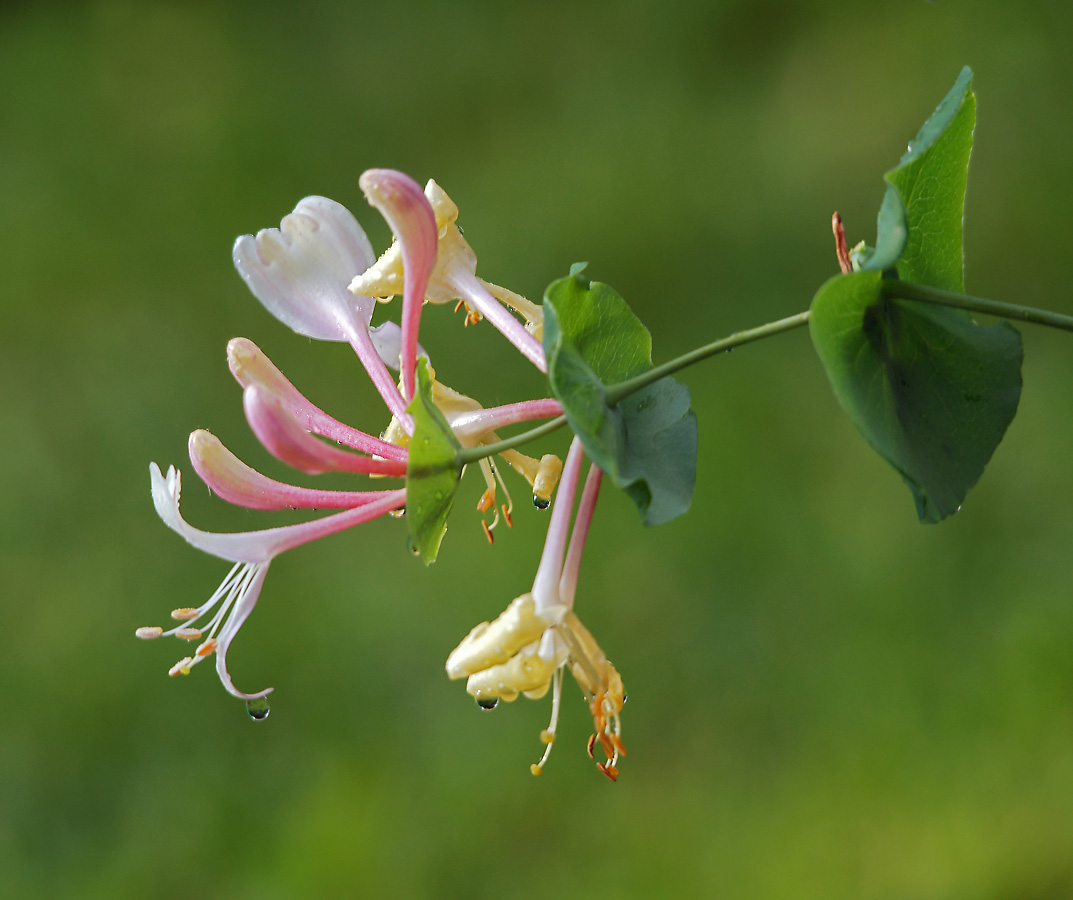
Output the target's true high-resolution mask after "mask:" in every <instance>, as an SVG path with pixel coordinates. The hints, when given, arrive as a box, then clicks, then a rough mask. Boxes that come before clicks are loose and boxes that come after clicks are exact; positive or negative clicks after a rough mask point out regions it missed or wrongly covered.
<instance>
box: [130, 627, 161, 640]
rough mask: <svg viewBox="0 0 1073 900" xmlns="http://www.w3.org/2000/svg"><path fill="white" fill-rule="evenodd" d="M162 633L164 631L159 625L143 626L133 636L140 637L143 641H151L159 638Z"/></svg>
mask: <svg viewBox="0 0 1073 900" xmlns="http://www.w3.org/2000/svg"><path fill="white" fill-rule="evenodd" d="M163 633H164V629H163V628H161V627H160V626H159V625H143V626H142V627H141V628H139V629H138V630H137V631H135V632H134V636H135V637H140V638H141V639H142V640H143V641H151V640H152V639H153V638H158V637H160V636H161V635H162V634H163Z"/></svg>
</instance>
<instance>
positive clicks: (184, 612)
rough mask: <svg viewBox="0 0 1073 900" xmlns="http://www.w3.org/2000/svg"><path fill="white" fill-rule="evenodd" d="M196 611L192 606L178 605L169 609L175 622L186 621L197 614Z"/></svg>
mask: <svg viewBox="0 0 1073 900" xmlns="http://www.w3.org/2000/svg"><path fill="white" fill-rule="evenodd" d="M197 613H198V611H197V610H196V609H194V607H192V606H180V607H179V608H178V609H173V610H172V611H171V617H172V618H173V619H174V620H175V621H176V622H188V621H190V620H191V619H193V618H194V617H195V616H197Z"/></svg>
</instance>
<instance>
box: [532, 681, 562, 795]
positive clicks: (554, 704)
mask: <svg viewBox="0 0 1073 900" xmlns="http://www.w3.org/2000/svg"><path fill="white" fill-rule="evenodd" d="M551 683H552V689H551V721H550V722H548V727H547V728H545V729H544V730H543V731H542V732H540V740H541V741H542V742H543V743H544V753H543V755H542V756H541V757H540V760H539V761H537V762H535V763H533V765H531V766H530V767H529V771H530V772H532V773H533V774H534V775H540V774H541V773H542V772H543V771H544V766H545V764H546V763H547V761H548V757H549V756H551V748H552V747H553V746H554V744H555V729H556V728H558V727H559V701H560V700H561V699H562V696H563V670H562V668H558V669H556V670H555V674H554V675H553V676H552V679H551Z"/></svg>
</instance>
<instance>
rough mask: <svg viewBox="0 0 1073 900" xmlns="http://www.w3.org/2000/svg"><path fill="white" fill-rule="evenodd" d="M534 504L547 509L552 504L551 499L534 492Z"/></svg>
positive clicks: (538, 507)
mask: <svg viewBox="0 0 1073 900" xmlns="http://www.w3.org/2000/svg"><path fill="white" fill-rule="evenodd" d="M533 506H535V507H536V508H537V509H547V508H548V507H549V506H551V500H548V499H546V498H544V497H538V496H537V495H536V494H533Z"/></svg>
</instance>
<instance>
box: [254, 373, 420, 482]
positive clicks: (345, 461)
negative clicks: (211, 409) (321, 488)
mask: <svg viewBox="0 0 1073 900" xmlns="http://www.w3.org/2000/svg"><path fill="white" fill-rule="evenodd" d="M242 405H243V408H244V409H245V411H246V420H247V421H248V422H249V423H250V428H252V429H253V433H254V434H255V435H257V439H258V440H259V441H260V442H261V443H262V444H264V446H265V449H267V450H268V452H269V453H271V454H272V455H273V456H275V457H276V458H277V459H280V460H282V461H283V462H285V463H287V465H289V466H293V467H294V468H296V469H300V470H301V471H303V472H308V473H309V474H310V475H317V474H320V473H321V472H333V471H335V472H362V473H365V474H377V475H394V476H402V475H405V474H406V464H405V463H403V462H400V461H398V460H393V459H375V458H373V457H369V456H363V455H359V454H357V453H352V452H350V451H349V450H342V449H340V448H339V447H333V446H332V445H331V444H327V443H325V442H324V441H321V440H318V439H317V438H315V437H314V436H313V435H312V434H310V433H309V432H308V431H306V430H305V429H303V428H302V426H301V425H300V424H299V423H298V422H297V421H295V419H294V417H292V416H291V415H289V414H288V412H287V409H286V407H285V406H284V404H283V403H281V402H280V400H279V398H278V397H277V396H276V395H275V394H273V393H272V392H271V391H268V390H266V389H264V388H262V387H261V386H260V385H256V384H251V385H250V386H249V387H248V388H246V390H245V391H243V392H242Z"/></svg>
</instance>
